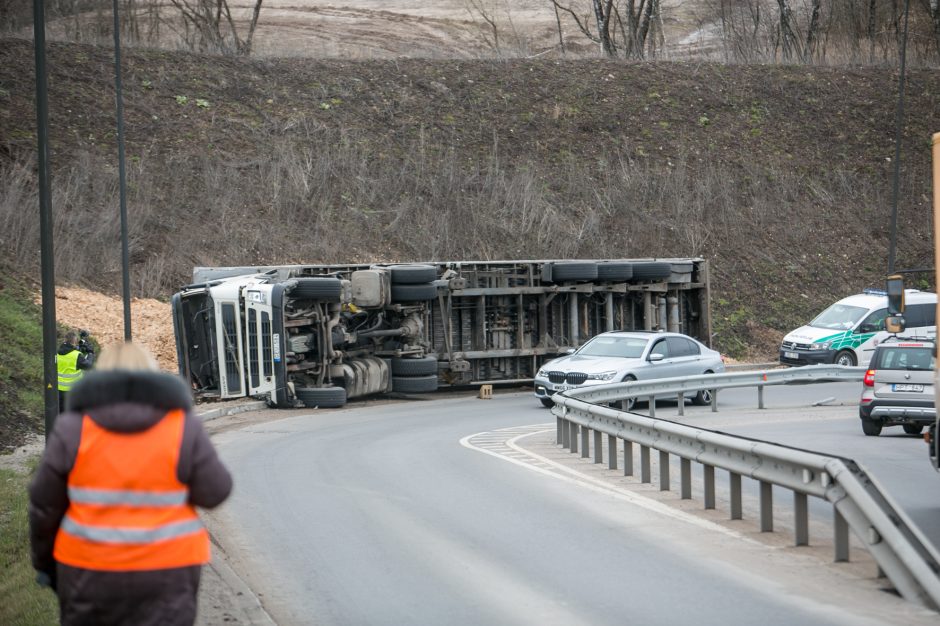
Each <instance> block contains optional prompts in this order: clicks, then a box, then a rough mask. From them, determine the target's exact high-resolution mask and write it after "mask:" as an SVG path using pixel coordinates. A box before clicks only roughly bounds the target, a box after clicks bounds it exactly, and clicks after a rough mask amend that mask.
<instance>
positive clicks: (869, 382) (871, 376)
mask: <svg viewBox="0 0 940 626" xmlns="http://www.w3.org/2000/svg"><path fill="white" fill-rule="evenodd" d="M862 383H864V385H865V386H866V387H874V386H875V370H868V371H867V372H865V378H863V379H862Z"/></svg>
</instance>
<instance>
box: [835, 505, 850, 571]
mask: <svg viewBox="0 0 940 626" xmlns="http://www.w3.org/2000/svg"><path fill="white" fill-rule="evenodd" d="M832 510H833V513H835V515H834V519H833V526H834V530H835V537H834V539H835V550H836V555H835V562H836V563H844V562H847V561H848V560H849V523H848V521H846V519H845V518H844V517H842V513H839V510H838V509H836V508H833V509H832Z"/></svg>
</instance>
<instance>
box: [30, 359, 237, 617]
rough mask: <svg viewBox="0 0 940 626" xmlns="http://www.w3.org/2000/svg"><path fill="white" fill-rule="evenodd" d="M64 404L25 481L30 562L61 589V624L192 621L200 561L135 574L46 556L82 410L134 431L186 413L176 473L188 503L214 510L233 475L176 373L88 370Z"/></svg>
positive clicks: (114, 427)
mask: <svg viewBox="0 0 940 626" xmlns="http://www.w3.org/2000/svg"><path fill="white" fill-rule="evenodd" d="M68 408H69V410H68V411H67V412H65V413H63V414H61V415H59V417H58V418H57V419H56V423H55V427H54V428H53V431H52V435H51V436H50V437H49V440H48V443H47V446H46V451H45V453H44V454H43V457H42V461H41V463H40V465H39V468H38V470H37V473H36V477H35V478H34V479H33V482H32V484H31V485H30V487H29V525H30V546H31V550H32V559H33V567H35V568H36V570H37V571H38V572H39V573H40V578H42V577H44V576H45V577H48V579H49V580H50V582H51V583H52V585H53V587H54V588H55V589H56V590H57V592H58V594H59V606H60V609H61V620H62V623H63V624H135V625H141V624H192V623H193V622H194V620H195V617H196V593H197V590H198V586H199V574H200V570H201V568H200V567H199V566H193V567H181V568H172V569H162V570H151V571H137V572H105V571H96V570H86V569H81V568H74V567H69V566H66V565H63V564H59V563H56V562H55V560H54V559H53V556H52V550H53V546H54V543H55V537H56V533H57V532H58V529H59V524H60V523H61V521H62V518H63V516H64V515H65V512H66V510H67V509H68V506H69V500H68V476H69V472H71V470H72V467H73V466H74V463H75V457H76V455H77V454H78V444H79V441H80V439H81V431H82V416H83V415H88V416H89V417H90V418H91V419H92V420H94V421H95V423H97V424H98V425H99V426H101V427H103V428H106V429H108V430H111V431H115V432H139V431H143V430H146V429H148V428H150V427H151V426H153V425H154V424H156V423H157V422H158V421H159V420H161V419H162V418H163V416H164V415H165V414H166V413H167V411H169V410H171V409H177V408H182V409H185V411H186V420H185V424H184V427H183V440H182V446H181V450H180V457H179V465H178V467H177V477H178V478H179V480H180V482H182V483H184V484H185V485H187V486H188V488H189V502H190V504H192V505H194V506H198V507H204V508H212V507H214V506H217V505H218V504H221V503H222V501H223V500H225V498H227V497H228V495H229V493H230V492H231V489H232V478H231V475H230V474H229V473H228V470H226V468H225V466H224V465H222V462H221V461H220V460H219V458H218V456H217V455H216V451H215V448H214V447H213V445H212V443H211V442H210V441H209V437H208V435H207V434H206V432H205V430H204V429H203V427H202V423H201V422H200V421H199V418H197V417H195V416H194V415H193V413H192V399H191V394H190V391H189V390H188V389H187V388H186V385H185V384H184V383H183V381H182V379H180V378H179V377H177V376H172V375H170V374H165V373H161V372H140V371H127V370H110V371H92V372H89V373H88V374H86V375H85V376H84V378H82V380H80V381H79V382H78V383H76V384H75V387H74V388H73V389H72V391H71V392H70V393H69V395H68Z"/></svg>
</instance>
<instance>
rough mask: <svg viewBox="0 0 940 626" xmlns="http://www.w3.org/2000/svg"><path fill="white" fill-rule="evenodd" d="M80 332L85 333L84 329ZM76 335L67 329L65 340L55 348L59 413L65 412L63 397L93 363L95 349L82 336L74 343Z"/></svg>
mask: <svg viewBox="0 0 940 626" xmlns="http://www.w3.org/2000/svg"><path fill="white" fill-rule="evenodd" d="M82 333H84V334H86V335H87V333H85V331H82ZM75 338H76V335H75V333H74V332H72V331H69V332H67V333H65V340H64V341H63V342H62V345H60V346H59V349H58V350H56V355H55V364H56V369H58V370H59V413H64V412H65V398H66V395H67V394H68V392H69V391H70V390H71V389H72V387H73V386H74V385H75V383H77V382H78V381H80V380H81V379H82V375H83V374H84V372H85V371H86V370H90V369H91V368H92V366H94V364H95V351H94V350H93V349H92V348H91V346H90V345H89V344H88V342H87V341H86V340H85V338H84V337H82V340H81V342H80V343H79V344H78V345H76V343H75Z"/></svg>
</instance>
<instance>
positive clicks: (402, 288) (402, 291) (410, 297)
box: [392, 283, 437, 302]
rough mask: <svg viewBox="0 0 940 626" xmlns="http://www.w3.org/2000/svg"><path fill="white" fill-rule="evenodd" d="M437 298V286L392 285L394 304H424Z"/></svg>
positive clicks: (428, 284)
mask: <svg viewBox="0 0 940 626" xmlns="http://www.w3.org/2000/svg"><path fill="white" fill-rule="evenodd" d="M436 297H437V285H432V284H430V283H424V284H421V285H392V302H423V301H425V300H433V299H434V298H436Z"/></svg>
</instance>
